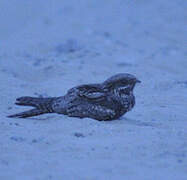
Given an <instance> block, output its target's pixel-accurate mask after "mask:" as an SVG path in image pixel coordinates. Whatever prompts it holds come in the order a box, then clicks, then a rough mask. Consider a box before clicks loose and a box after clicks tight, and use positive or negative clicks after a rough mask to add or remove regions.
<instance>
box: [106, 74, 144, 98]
mask: <svg viewBox="0 0 187 180" xmlns="http://www.w3.org/2000/svg"><path fill="white" fill-rule="evenodd" d="M140 82H141V81H140V80H138V79H137V78H136V77H135V76H134V75H131V74H127V73H120V74H116V75H114V76H112V77H110V78H109V79H107V80H106V81H104V82H103V88H104V89H106V90H108V91H113V92H114V91H117V92H118V93H119V94H120V95H121V94H129V93H130V92H132V91H133V89H134V87H135V85H136V83H140Z"/></svg>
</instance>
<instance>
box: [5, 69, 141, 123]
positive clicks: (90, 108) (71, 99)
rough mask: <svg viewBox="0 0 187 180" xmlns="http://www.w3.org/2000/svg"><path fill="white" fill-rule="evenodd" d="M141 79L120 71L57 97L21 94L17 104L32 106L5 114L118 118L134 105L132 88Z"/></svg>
mask: <svg viewBox="0 0 187 180" xmlns="http://www.w3.org/2000/svg"><path fill="white" fill-rule="evenodd" d="M136 83H140V81H139V80H138V79H137V78H136V77H135V76H133V75H131V74H127V73H120V74H117V75H114V76H112V77H110V78H109V79H107V80H106V81H104V82H103V83H100V84H85V85H80V86H76V87H74V88H72V89H70V90H69V91H68V92H67V94H65V95H64V96H60V97H49V98H40V97H28V96H25V97H20V98H17V99H16V103H15V104H17V105H21V106H22V105H23V106H33V107H34V108H33V109H31V110H28V111H25V112H22V113H18V114H14V115H10V116H8V117H11V118H13V117H18V118H27V117H32V116H37V115H41V114H45V113H58V114H64V115H67V116H70V117H79V118H85V117H89V118H93V119H96V120H100V121H102V120H105V121H107V120H114V119H118V118H119V117H121V116H122V115H124V114H125V113H126V112H128V111H130V110H131V109H132V108H133V106H134V105H135V97H134V95H133V89H134V87H135V85H136Z"/></svg>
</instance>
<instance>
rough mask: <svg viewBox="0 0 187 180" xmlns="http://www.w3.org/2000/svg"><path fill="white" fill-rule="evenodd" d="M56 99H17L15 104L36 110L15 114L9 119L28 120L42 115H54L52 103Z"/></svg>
mask: <svg viewBox="0 0 187 180" xmlns="http://www.w3.org/2000/svg"><path fill="white" fill-rule="evenodd" d="M54 99H55V98H36V97H28V96H26V97H20V98H17V99H16V102H15V104H17V105H20V106H32V107H34V109H31V110H28V111H24V112H21V113H18V114H13V115H10V116H8V117H10V118H13V117H18V118H26V117H32V116H38V115H40V114H45V113H52V112H53V109H52V103H53V100H54Z"/></svg>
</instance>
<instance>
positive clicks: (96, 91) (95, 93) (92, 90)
mask: <svg viewBox="0 0 187 180" xmlns="http://www.w3.org/2000/svg"><path fill="white" fill-rule="evenodd" d="M71 93H73V94H76V95H77V96H79V97H81V98H85V99H89V100H92V101H101V100H105V99H106V92H104V90H103V89H102V88H101V86H100V85H99V84H86V85H81V86H77V87H74V88H72V89H70V90H69V91H68V94H71Z"/></svg>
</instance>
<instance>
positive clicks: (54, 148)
mask: <svg viewBox="0 0 187 180" xmlns="http://www.w3.org/2000/svg"><path fill="white" fill-rule="evenodd" d="M186 6H187V1H186V0H173V1H169V0H165V1H163V0H157V1H154V0H149V1H147V0H142V1H137V0H136V1H130V0H129V1H127V0H123V1H121V0H110V1H107V0H103V1H95V2H93V1H86V0H80V1H75V0H68V1H61V0H56V1H50V0H46V1H45V2H44V1H42V0H38V1H25V0H19V1H17V0H13V1H5V0H1V1H0V42H1V44H0V99H1V101H0V109H1V112H0V179H2V180H11V179H14V180H26V179H27V180H51V179H52V180H60V179H65V180H66V179H67V180H74V179H76V180H84V179H85V180H103V179H109V180H116V179H117V180H118V179H119V180H123V179H128V180H157V179H159V180H186V179H187V50H186V47H187V43H186V42H187V32H186V29H187V26H186V25H187V24H186V19H187V11H186V9H185V8H186ZM118 72H129V73H132V74H134V75H136V76H137V77H138V78H139V79H140V80H141V81H142V84H141V85H138V86H137V87H136V89H135V95H136V106H135V108H134V109H133V110H132V111H131V112H129V113H127V114H126V115H125V116H124V117H122V118H121V119H120V120H116V121H111V122H98V121H95V120H92V119H89V118H87V119H77V118H69V117H66V116H63V115H55V114H51V115H43V116H38V117H36V118H30V119H9V118H6V116H7V115H9V114H12V113H17V112H20V111H22V110H25V109H27V108H23V107H17V106H15V105H13V103H14V101H15V99H16V98H17V97H19V96H25V95H29V96H31V95H32V96H39V95H43V96H59V95H63V94H64V93H65V92H66V91H67V90H68V89H69V88H71V87H73V86H75V85H78V84H82V83H97V82H102V81H103V80H105V79H106V78H108V77H110V76H111V75H114V74H116V73H118Z"/></svg>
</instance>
